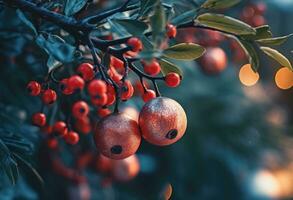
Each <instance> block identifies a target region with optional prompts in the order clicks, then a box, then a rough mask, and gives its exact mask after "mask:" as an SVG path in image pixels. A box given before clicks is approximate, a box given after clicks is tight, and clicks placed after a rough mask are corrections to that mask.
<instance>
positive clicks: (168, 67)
mask: <svg viewBox="0 0 293 200" xmlns="http://www.w3.org/2000/svg"><path fill="white" fill-rule="evenodd" d="M159 63H160V66H161V71H162V73H163V75H166V74H168V73H170V72H175V73H177V74H179V75H180V76H181V77H183V72H182V70H181V69H180V68H179V67H178V66H176V65H175V64H173V63H171V62H169V61H167V60H165V59H160V61H159Z"/></svg>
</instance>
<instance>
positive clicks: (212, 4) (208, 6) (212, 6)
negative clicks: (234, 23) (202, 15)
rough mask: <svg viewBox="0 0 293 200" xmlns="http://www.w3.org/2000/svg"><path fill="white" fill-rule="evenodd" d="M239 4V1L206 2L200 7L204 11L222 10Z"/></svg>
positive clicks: (217, 0)
mask: <svg viewBox="0 0 293 200" xmlns="http://www.w3.org/2000/svg"><path fill="white" fill-rule="evenodd" d="M240 2H241V0H207V1H205V2H204V3H203V4H202V5H201V7H202V8H205V9H224V8H230V7H232V6H235V5H236V4H238V3H240Z"/></svg>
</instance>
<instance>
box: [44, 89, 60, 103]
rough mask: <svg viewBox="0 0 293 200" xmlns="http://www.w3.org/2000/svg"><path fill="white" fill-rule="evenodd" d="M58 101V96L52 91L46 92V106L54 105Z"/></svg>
mask: <svg viewBox="0 0 293 200" xmlns="http://www.w3.org/2000/svg"><path fill="white" fill-rule="evenodd" d="M56 99H57V94H56V92H55V91H54V90H52V89H47V90H45V91H44V93H43V95H42V100H43V102H44V103H45V104H52V103H54V102H55V101H56Z"/></svg>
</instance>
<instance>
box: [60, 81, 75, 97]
mask: <svg viewBox="0 0 293 200" xmlns="http://www.w3.org/2000/svg"><path fill="white" fill-rule="evenodd" d="M59 87H60V90H61V92H62V93H63V94H65V95H70V94H72V93H73V90H71V88H69V87H68V78H64V79H62V80H61V81H60V84H59Z"/></svg>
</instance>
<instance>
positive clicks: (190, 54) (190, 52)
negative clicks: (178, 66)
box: [163, 43, 205, 60]
mask: <svg viewBox="0 0 293 200" xmlns="http://www.w3.org/2000/svg"><path fill="white" fill-rule="evenodd" d="M204 52H205V49H204V48H203V47H202V46H200V45H198V44H193V43H181V44H176V45H174V46H172V47H169V48H167V49H165V50H164V51H163V55H164V56H165V57H168V58H173V59H178V60H194V59H197V58H199V57H201V56H202V55H203V54H204Z"/></svg>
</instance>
